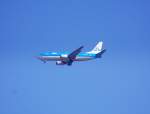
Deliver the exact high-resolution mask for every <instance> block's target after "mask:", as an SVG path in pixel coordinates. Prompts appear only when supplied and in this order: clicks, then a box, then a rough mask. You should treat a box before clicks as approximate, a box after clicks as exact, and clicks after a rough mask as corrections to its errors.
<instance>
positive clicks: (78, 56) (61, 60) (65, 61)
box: [37, 41, 106, 66]
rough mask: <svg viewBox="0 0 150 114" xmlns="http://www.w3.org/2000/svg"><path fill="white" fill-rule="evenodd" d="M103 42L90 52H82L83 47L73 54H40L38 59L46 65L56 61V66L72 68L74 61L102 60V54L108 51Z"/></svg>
mask: <svg viewBox="0 0 150 114" xmlns="http://www.w3.org/2000/svg"><path fill="white" fill-rule="evenodd" d="M102 46H103V42H102V41H100V42H98V43H97V45H96V46H95V47H94V48H93V49H92V50H91V51H89V52H81V51H82V49H83V46H81V47H79V48H78V49H76V50H74V51H73V52H71V53H68V52H44V53H40V56H38V57H37V58H38V59H39V60H41V61H43V62H44V63H46V62H47V61H56V65H68V66H71V65H72V63H73V62H74V61H88V60H92V59H96V58H101V57H102V54H103V53H104V52H105V51H106V49H103V47H102Z"/></svg>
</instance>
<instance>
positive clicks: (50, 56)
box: [39, 52, 96, 62]
mask: <svg viewBox="0 0 150 114" xmlns="http://www.w3.org/2000/svg"><path fill="white" fill-rule="evenodd" d="M68 55H69V53H68V52H62V53H59V52H45V53H41V54H40V56H39V59H40V60H42V61H45V62H46V61H62V60H67V59H68ZM95 58H96V54H92V53H88V52H85V53H83V52H81V53H80V54H78V55H77V56H76V57H75V58H74V61H87V60H91V59H95Z"/></svg>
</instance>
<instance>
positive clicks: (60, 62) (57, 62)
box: [56, 61, 66, 65]
mask: <svg viewBox="0 0 150 114" xmlns="http://www.w3.org/2000/svg"><path fill="white" fill-rule="evenodd" d="M64 64H66V63H65V62H63V61H56V65H64Z"/></svg>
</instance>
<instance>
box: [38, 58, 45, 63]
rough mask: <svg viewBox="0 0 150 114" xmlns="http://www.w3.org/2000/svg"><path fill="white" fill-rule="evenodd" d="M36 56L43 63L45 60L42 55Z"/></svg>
mask: <svg viewBox="0 0 150 114" xmlns="http://www.w3.org/2000/svg"><path fill="white" fill-rule="evenodd" d="M36 58H37V59H39V60H41V61H43V62H44V63H45V60H44V58H43V57H42V56H36Z"/></svg>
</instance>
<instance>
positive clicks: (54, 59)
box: [40, 56, 92, 61]
mask: <svg viewBox="0 0 150 114" xmlns="http://www.w3.org/2000/svg"><path fill="white" fill-rule="evenodd" d="M40 59H41V60H44V61H62V60H67V59H68V58H67V57H60V56H41V57H40ZM91 59H92V57H88V56H87V57H78V56H77V57H76V58H75V59H74V61H87V60H91Z"/></svg>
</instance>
